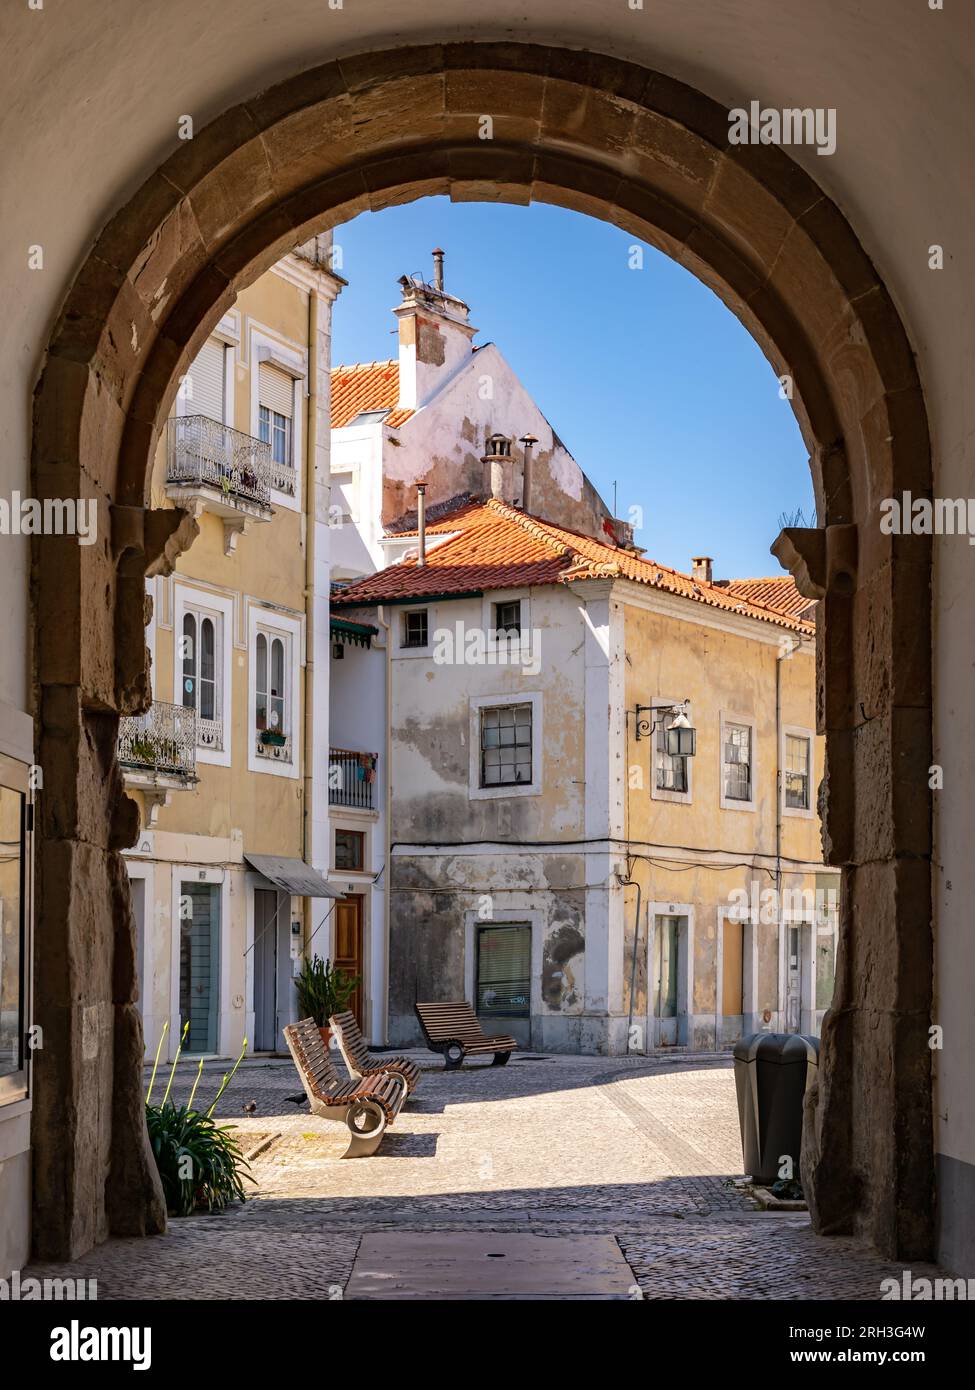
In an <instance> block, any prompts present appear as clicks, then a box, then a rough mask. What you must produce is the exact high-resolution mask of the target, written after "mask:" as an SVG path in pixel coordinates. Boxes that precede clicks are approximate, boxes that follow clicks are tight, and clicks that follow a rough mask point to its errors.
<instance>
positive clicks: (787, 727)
mask: <svg viewBox="0 0 975 1390" xmlns="http://www.w3.org/2000/svg"><path fill="white" fill-rule="evenodd" d="M789 734H791V735H792V736H793V738H804V739H805V740H806V742H807V745H808V748H809V805H808V806H807V807H806V808H804V809H803V808H802V807H799V806H787V805H786V804H785V771H786V769H785V753H786V748H787V747H788V744H787V741H786V739H787V735H789ZM780 740H781V741H780V744H779V767H780V768H781V769H782V785H781V786H780V787H779V804H780V807H781V810H782V815H783V816H791V817H795V818H796V819H798V820H812V819H813V818H814V817H815V815H816V802H815V796H816V789H815V778H816V735H815V733H814V732H813V730H812V729H803V728H801V727H800V726H799V725H798V724H783V725H782V729H781V731H780Z"/></svg>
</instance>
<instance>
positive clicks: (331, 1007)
mask: <svg viewBox="0 0 975 1390" xmlns="http://www.w3.org/2000/svg"><path fill="white" fill-rule="evenodd" d="M360 983H361V980H360V978H359V976H358V975H349V974H347V973H346V971H344V970H333V968H332V962H331V960H322V958H321V956H312V958H311V960H304V961H302V963H301V973H300V974H298V975H296V976H295V989H296V990H297V991H298V1012H299V1014H300V1016H301V1017H302V1018H311V1019H314V1021H315V1023H316V1024H317V1026H318V1030H319V1032H320V1033H321V1035H322V1042H323V1043H324V1044H325V1046H326V1047H327V1046H328V1043H329V1039H330V1038H331V1036H332V1030H331V1028H329V1026H328V1020H329V1018H330V1016H331V1015H332V1014H339V1013H341V1012H342V1010H343V1009H344V1008H345V1007H346V1005H347V1004H348V1002H349V1000H350V999H351V998H352V996H353V994H355V992H356V990H357V989H358V988H359V985H360Z"/></svg>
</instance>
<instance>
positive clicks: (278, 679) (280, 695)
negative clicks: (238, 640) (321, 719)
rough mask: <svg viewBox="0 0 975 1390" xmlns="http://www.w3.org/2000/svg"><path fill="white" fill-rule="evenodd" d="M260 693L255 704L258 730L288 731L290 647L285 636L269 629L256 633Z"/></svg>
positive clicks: (283, 732)
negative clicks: (288, 649)
mask: <svg viewBox="0 0 975 1390" xmlns="http://www.w3.org/2000/svg"><path fill="white" fill-rule="evenodd" d="M256 646H257V651H256V659H257V693H256V699H255V704H254V714H255V723H256V726H257V730H258V732H259V733H264V732H267V733H271V734H287V733H288V732H289V727H288V720H287V718H286V714H287V697H288V681H287V670H288V664H289V663H288V661H287V648H286V639H285V638H284V637H282V636H278V635H276V634H274V633H270V632H259V633H258V634H257V643H256Z"/></svg>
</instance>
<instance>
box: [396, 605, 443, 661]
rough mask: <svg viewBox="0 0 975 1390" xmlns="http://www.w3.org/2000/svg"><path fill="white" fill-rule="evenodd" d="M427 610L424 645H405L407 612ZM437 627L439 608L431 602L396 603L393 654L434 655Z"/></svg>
mask: <svg viewBox="0 0 975 1390" xmlns="http://www.w3.org/2000/svg"><path fill="white" fill-rule="evenodd" d="M423 611H425V612H426V615H427V641H426V646H424V647H406V646H404V645H403V623H404V620H405V618H406V615H407V613H420V612H423ZM436 627H437V610H436V608H435V607H434V606H433V604H430V603H401V604H395V605H394V616H393V634H394V637H395V642H394V644H393V656H396V657H411V656H432V655H433V638H434V633H435V631H436Z"/></svg>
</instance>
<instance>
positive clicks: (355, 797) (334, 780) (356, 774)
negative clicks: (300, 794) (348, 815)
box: [328, 748, 378, 811]
mask: <svg viewBox="0 0 975 1390" xmlns="http://www.w3.org/2000/svg"><path fill="white" fill-rule="evenodd" d="M377 762H378V758H377V756H376V754H375V753H355V752H353V751H352V750H351V749H349V748H330V749H329V752H328V801H329V805H330V806H355V807H357V808H358V809H359V810H361V811H371V810H373V795H372V791H373V786H374V785H375V781H376V763H377Z"/></svg>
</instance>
